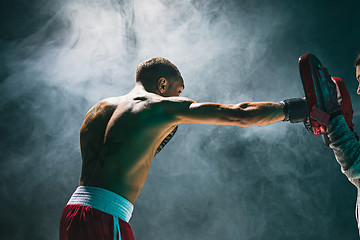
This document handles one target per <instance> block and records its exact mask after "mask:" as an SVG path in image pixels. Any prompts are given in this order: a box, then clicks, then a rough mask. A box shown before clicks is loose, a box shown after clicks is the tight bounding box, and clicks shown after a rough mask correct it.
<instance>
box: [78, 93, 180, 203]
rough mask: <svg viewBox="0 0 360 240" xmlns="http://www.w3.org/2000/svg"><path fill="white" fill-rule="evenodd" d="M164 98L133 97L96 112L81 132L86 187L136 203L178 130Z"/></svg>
mask: <svg viewBox="0 0 360 240" xmlns="http://www.w3.org/2000/svg"><path fill="white" fill-rule="evenodd" d="M162 99H163V98H161V97H159V96H158V95H155V94H152V93H147V92H141V94H140V93H137V94H134V93H130V94H128V95H125V96H122V97H116V98H109V99H105V100H103V101H101V102H99V103H97V104H96V105H95V106H94V107H93V108H92V109H90V111H89V112H88V113H87V115H86V117H85V120H84V122H83V125H82V127H81V130H80V145H81V153H82V160H83V164H82V173H81V177H80V185H86V186H96V187H101V188H105V189H108V190H110V191H113V192H115V193H117V194H119V195H121V196H123V197H125V198H127V199H128V200H129V201H131V202H133V203H134V202H135V200H136V198H137V196H138V194H139V193H140V190H141V188H142V186H143V185H144V184H145V181H146V177H147V175H148V172H149V169H150V165H151V162H152V159H153V157H154V154H155V152H156V149H157V147H158V146H159V144H160V143H161V141H162V140H163V139H164V138H165V137H166V136H167V135H168V134H169V133H170V132H171V131H172V130H173V129H174V128H175V126H176V125H177V123H176V119H175V118H174V116H173V115H172V114H169V113H168V112H167V111H165V109H164V104H163V102H162Z"/></svg>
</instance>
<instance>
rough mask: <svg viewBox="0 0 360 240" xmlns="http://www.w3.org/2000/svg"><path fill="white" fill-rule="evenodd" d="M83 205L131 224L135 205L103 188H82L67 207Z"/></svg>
mask: <svg viewBox="0 0 360 240" xmlns="http://www.w3.org/2000/svg"><path fill="white" fill-rule="evenodd" d="M71 204H81V205H86V206H89V207H93V208H96V209H98V210H100V211H103V212H105V213H108V214H110V215H113V216H115V217H119V218H120V219H121V220H123V221H125V222H129V220H130V218H131V215H132V212H133V209H134V205H133V204H132V203H131V202H130V201H129V200H127V199H125V198H123V197H122V196H120V195H118V194H116V193H114V192H111V191H108V190H106V189H103V188H97V187H89V186H80V187H78V188H77V189H76V191H75V192H74V193H73V195H72V196H71V198H70V200H69V202H68V203H67V205H71Z"/></svg>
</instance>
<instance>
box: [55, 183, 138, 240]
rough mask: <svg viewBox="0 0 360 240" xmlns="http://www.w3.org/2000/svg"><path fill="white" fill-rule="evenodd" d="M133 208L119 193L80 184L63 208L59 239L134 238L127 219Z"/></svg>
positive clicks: (127, 239)
mask: <svg viewBox="0 0 360 240" xmlns="http://www.w3.org/2000/svg"><path fill="white" fill-rule="evenodd" d="M133 209H134V206H133V204H132V203H131V202H129V201H128V200H127V199H125V198H123V197H121V196H120V195H118V194H116V193H113V192H111V191H108V190H105V189H102V188H97V187H89V186H80V187H78V188H77V189H76V191H75V192H74V194H73V195H72V196H71V198H70V200H69V202H68V203H67V205H66V206H65V207H64V209H63V212H62V215H61V220H60V232H59V233H60V240H81V239H87V240H105V239H106V240H113V239H114V240H134V235H133V232H132V230H131V228H130V225H129V223H128V222H129V220H130V218H131V215H132V211H133Z"/></svg>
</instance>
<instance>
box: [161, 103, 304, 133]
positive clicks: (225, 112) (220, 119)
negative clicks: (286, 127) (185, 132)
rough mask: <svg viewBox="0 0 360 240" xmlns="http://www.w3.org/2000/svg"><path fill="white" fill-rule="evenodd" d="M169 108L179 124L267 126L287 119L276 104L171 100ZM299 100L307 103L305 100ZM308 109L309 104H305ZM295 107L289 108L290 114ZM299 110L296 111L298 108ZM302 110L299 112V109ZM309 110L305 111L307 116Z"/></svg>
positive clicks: (281, 108)
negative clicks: (228, 103)
mask: <svg viewBox="0 0 360 240" xmlns="http://www.w3.org/2000/svg"><path fill="white" fill-rule="evenodd" d="M166 101H169V102H168V103H166V104H165V105H167V107H166V109H167V110H168V111H170V112H172V114H173V115H174V116H175V118H176V121H177V123H178V124H179V123H197V124H216V125H234V126H240V127H248V126H263V125H268V124H271V123H275V122H278V121H282V120H284V119H285V115H286V114H285V113H284V105H283V104H281V103H274V102H244V103H239V104H230V105H226V104H218V103H197V102H195V101H193V100H191V99H188V98H181V97H180V98H169V99H167V100H166ZM299 101H301V102H302V101H303V100H302V99H301V100H300V99H299ZM302 106H303V107H305V108H306V106H305V103H304V104H303V105H302ZM292 107H293V105H291V106H287V111H289V112H294V111H293V110H294V109H291V108H292ZM295 110H296V109H295ZM296 111H298V110H296ZM305 112H306V111H304V114H305Z"/></svg>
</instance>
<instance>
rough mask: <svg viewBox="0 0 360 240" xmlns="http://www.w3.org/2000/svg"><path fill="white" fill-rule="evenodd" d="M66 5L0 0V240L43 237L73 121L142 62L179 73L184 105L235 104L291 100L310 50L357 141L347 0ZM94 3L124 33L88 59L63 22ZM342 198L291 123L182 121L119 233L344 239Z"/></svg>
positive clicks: (71, 144)
mask: <svg viewBox="0 0 360 240" xmlns="http://www.w3.org/2000/svg"><path fill="white" fill-rule="evenodd" d="M70 2H71V1H55V0H50V1H39V0H33V1H25V0H24V1H22V0H13V1H9V0H8V1H1V3H0V24H1V25H0V26H1V27H0V51H1V52H0V63H1V64H0V77H1V78H0V96H1V98H0V119H1V120H0V133H1V138H0V180H1V181H0V239H56V238H57V236H58V235H57V234H58V223H59V219H60V215H61V211H62V208H63V206H64V205H65V204H66V202H67V200H68V199H69V197H70V195H71V193H72V192H73V191H74V189H75V188H76V185H77V183H78V178H79V174H80V167H81V158H80V150H79V141H78V132H79V129H80V126H81V123H82V120H83V117H84V116H85V114H86V112H87V110H88V109H89V108H90V107H91V106H92V105H94V104H95V103H96V101H98V100H100V99H101V98H105V97H110V96H115V95H122V94H126V93H127V92H128V91H129V90H130V89H131V87H132V86H133V83H134V71H135V68H136V65H137V64H139V63H140V62H141V61H143V60H145V59H147V58H149V57H151V56H157V55H162V56H165V57H168V58H169V59H170V60H172V61H174V63H175V64H176V65H177V66H178V67H179V69H180V71H181V72H182V74H183V76H184V79H185V86H186V89H185V91H184V93H183V95H184V96H187V97H190V98H193V99H194V100H197V101H199V102H201V101H213V102H221V103H237V102H243V101H275V102H277V101H280V100H283V99H285V98H290V97H302V96H303V92H302V89H301V83H300V77H299V71H298V63H297V59H298V57H299V56H300V55H302V54H305V53H308V52H312V53H314V54H315V55H316V56H317V57H318V58H319V59H320V60H321V61H322V63H323V65H324V66H326V67H327V68H328V70H329V73H330V74H332V75H333V76H337V77H340V78H342V79H343V80H344V81H345V83H346V85H347V87H348V89H349V92H350V95H351V98H352V101H353V108H354V111H355V115H354V123H355V130H356V131H357V132H358V133H359V132H360V130H359V126H360V108H359V105H360V96H357V95H356V88H357V81H356V80H355V68H354V66H353V65H354V59H355V57H356V54H358V53H359V52H360V14H359V11H360V2H359V1H358V0H348V1H325V0H319V1H310V0H302V1H300V0H296V1H285V0H283V1H280V0H277V1H265V0H255V1H250V0H249V1H234V0H231V1H183V2H181V1H179V2H176V3H175V2H171V1H154V2H155V3H154V4H153V6H154V9H151V8H149V9H146V10H145V11H142V12H139V11H138V10H139V9H140V8H142V6H147V7H148V6H149V4H148V5H146V4H142V2H141V1H135V3H134V4H132V3H131V2H130V3H127V4H128V5H126V2H129V1H118V2H116V1H103V2H106V3H107V4H105V3H104V4H103V3H98V1H80V0H79V1H73V2H74V3H78V4H79V5H78V6H79V7H78V8H74V9H72V11H73V12H69V11H70V10H68V8H67V7H66V6H68V4H69V3H70ZM144 2H145V1H144ZM96 3H97V5H96V6H97V7H96V8H94V9H98V10H99V13H97V14H99V15H98V16H99V19H98V20H96V21H98V22H102V21H103V19H106V14H105V15H102V13H101V11H100V10H101V9H102V8H104V9H105V10H106V9H107V10H108V9H109V5H110V6H113V7H114V9H119V10H118V11H119V14H120V15H119V16H121V19H123V20H124V21H123V22H121V21H119V28H123V29H125V30H124V31H123V32H122V34H123V35H121V34H120V35H121V37H119V38H117V39H116V41H118V42H116V43H118V45H116V44H114V45H111V46H122V47H119V48H113V49H111V50H110V51H106V50H108V49H105V50H104V51H102V50H101V51H100V50H99V51H96V49H101V48H100V47H94V44H93V42H91V39H93V38H94V37H93V36H94V35H91V36H92V37H89V38H86V37H84V36H86V33H88V32H87V30H89V29H90V30H91V29H92V28H91V25H88V27H87V29H86V28H76V26H78V25H75V24H74V21H75V20H74V19H78V18H75V17H74V18H70V17H69V16H77V15H76V14H81V12H82V11H89V12H91V11H95V10H93V8H91V9H90V10H89V9H87V8H86V7H85V6H87V5H89V6H93V5H94V4H96ZM125 5H126V6H127V7H122V6H125ZM150 5H151V4H150ZM129 6H130V7H129ZM157 6H162V7H161V8H160V7H157ZM124 9H125V10H124ZM108 11H110V10H108ZM121 11H123V12H122V13H121ZM152 12H154V13H156V14H155V15H156V16H154V18H152V19H156V20H154V21H155V22H152V23H151V24H152V25H149V26H147V25H146V19H145V20H144V19H143V17H144V15H146V14H151V13H152ZM187 12H189V13H190V14H189V15H187V14H186V13H187ZM132 14H133V15H132ZM81 16H83V15H81ZM131 16H132V17H134V21H135V24H134V25H133V23H132V22H131V19H130V18H131ZM194 16H195V17H194ZM129 19H130V20H129ZM196 20H198V22H197V21H196ZM76 21H80V20H76ZM96 21H95V22H96ZM104 21H105V20H104ZM143 21H144V22H143ZM110 23H111V24H114V26H116V23H114V22H113V21H110ZM110 23H109V24H110ZM201 23H204V25H202V24H201ZM84 24H86V23H84ZM145 25H146V27H147V28H150V29H152V30H149V32H146V34H142V33H141V29H146V28H145V27H144V28H143V26H145ZM79 26H80V25H79ZM81 26H83V25H81ZM161 26H166V27H163V28H162V27H161ZM105 27H106V26H105V25H104V28H105ZM95 30H96V29H95ZM95 30H94V31H95ZM96 31H99V33H101V31H102V30H101V29H100V30H96ZM96 31H95V36H96V33H98V32H96ZM116 31H117V29H116V28H114V31H113V32H116ZM205 31H206V34H205ZM168 33H169V34H168ZM84 39H85V40H87V39H90V40H89V42H90V44H89V45H86V44H87V43H88V42H87V41H85V40H84ZM106 39H107V40H109V41H111V37H108V38H106ZM119 39H120V40H119ZM149 39H150V40H149ZM169 39H170V40H169ZM199 39H201V41H204V44H201V41H200V40H199ZM149 42H150V43H156V44H154V45H149ZM217 43H218V44H217ZM97 44H99V46H100V45H102V44H104V45H105V44H107V42H105V41H104V38H100V40H99V42H97ZM82 47H84V48H86V49H85V50H84V49H83V48H82ZM92 47H94V49H95V50H93V48H92ZM147 49H148V52H147ZM199 49H200V50H199ZM78 50H79V52H77V51H78ZM80 50H81V51H80ZM197 50H198V51H197ZM87 51H94V53H93V54H90V55H89V56H90V57H87V56H88V55H85V54H87V53H88V52H87ZM82 54H84V56H85V57H84V58H81V55H82ZM92 57H94V58H96V60H95V61H94V63H93V62H91V58H92ZM78 58H79V59H80V60H78ZM74 59H75V60H74ZM109 59H110V60H111V62H113V63H114V64H115V65H114V68H109V62H108V61H109ZM87 61H89V62H90V63H91V64H89V65H90V67H89V68H83V66H85V65H81V64H82V62H87ZM67 63H70V64H69V65H66V64H67ZM78 64H79V65H78ZM92 64H93V65H92ZM116 64H118V65H116ZM63 66H66V67H63ZM86 66H87V65H86ZM72 70H74V71H73V72H72ZM77 74H78V75H77ZM355 201H356V188H355V187H354V186H353V185H352V184H351V183H350V182H348V180H347V179H346V177H345V176H344V175H343V174H342V173H341V171H340V167H339V165H338V163H337V162H336V160H335V158H334V155H333V153H332V151H331V150H329V149H325V148H324V147H323V144H322V141H321V139H320V137H319V136H312V135H310V134H309V133H308V132H307V131H306V130H305V129H304V127H303V126H302V124H296V125H291V124H290V123H282V122H281V123H276V124H274V125H271V126H266V127H250V128H237V127H229V126H205V125H201V126H199V125H193V124H189V125H183V126H180V127H179V130H178V132H177V134H176V136H175V137H174V139H173V140H172V141H171V142H170V143H169V144H168V145H167V146H166V147H165V149H164V150H163V151H162V152H161V153H160V154H159V155H158V156H157V157H156V158H155V159H154V162H153V165H152V168H151V171H150V174H149V177H148V180H147V183H146V184H145V186H144V188H143V190H142V192H141V194H140V197H139V199H138V200H137V202H136V204H135V210H134V214H133V218H132V219H131V221H130V224H131V226H132V228H133V231H134V234H135V238H136V239H197V240H198V239H306V240H308V239H317V240H318V239H326V240H338V239H357V238H358V230H357V226H356V220H355Z"/></svg>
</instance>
